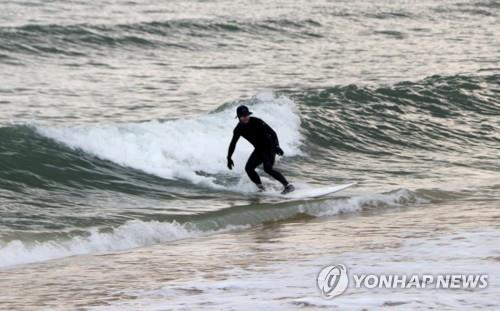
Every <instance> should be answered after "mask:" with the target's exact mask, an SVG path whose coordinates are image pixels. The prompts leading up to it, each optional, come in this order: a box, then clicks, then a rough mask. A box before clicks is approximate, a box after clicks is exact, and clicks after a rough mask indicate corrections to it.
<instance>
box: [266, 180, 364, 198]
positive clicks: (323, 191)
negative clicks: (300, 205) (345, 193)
mask: <svg viewBox="0 0 500 311" xmlns="http://www.w3.org/2000/svg"><path fill="white" fill-rule="evenodd" d="M354 185H356V183H350V184H343V185H332V186H326V187H317V188H306V189H295V191H293V192H290V193H287V194H281V193H268V192H264V194H267V195H270V196H277V197H280V198H285V199H291V200H300V199H311V198H319V197H323V196H327V195H330V194H332V193H335V192H339V191H342V190H344V189H347V188H349V187H352V186H354Z"/></svg>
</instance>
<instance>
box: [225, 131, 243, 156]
mask: <svg viewBox="0 0 500 311" xmlns="http://www.w3.org/2000/svg"><path fill="white" fill-rule="evenodd" d="M240 136H241V135H240V131H238V128H235V129H234V131H233V138H232V139H231V143H230V144H229V150H228V151H227V158H228V159H230V158H231V156H232V155H233V152H234V149H235V148H236V143H237V142H238V139H239V138H240Z"/></svg>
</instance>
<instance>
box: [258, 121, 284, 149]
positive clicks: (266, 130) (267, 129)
mask: <svg viewBox="0 0 500 311" xmlns="http://www.w3.org/2000/svg"><path fill="white" fill-rule="evenodd" d="M260 122H262V127H263V128H264V133H266V134H268V135H270V136H271V138H272V139H273V142H274V146H279V145H280V142H279V140H278V135H276V132H275V131H274V130H273V129H272V128H271V127H270V126H269V125H267V123H266V122H264V121H262V120H260Z"/></svg>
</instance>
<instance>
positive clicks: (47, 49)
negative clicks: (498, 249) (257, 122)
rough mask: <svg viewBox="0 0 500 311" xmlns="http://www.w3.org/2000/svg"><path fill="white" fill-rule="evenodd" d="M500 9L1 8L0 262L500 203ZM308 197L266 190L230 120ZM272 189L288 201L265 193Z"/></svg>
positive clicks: (350, 4)
mask: <svg viewBox="0 0 500 311" xmlns="http://www.w3.org/2000/svg"><path fill="white" fill-rule="evenodd" d="M499 9H500V5H499V4H498V2H497V1H472V2H460V1H440V2H435V1H419V2H406V1H401V2H392V1H382V2H369V3H366V2H363V1H339V2H328V1H312V2H311V1H308V2H303V1H298V2H297V1H279V2H269V3H268V2H257V3H253V2H252V3H251V4H250V3H247V2H245V1H235V2H225V1H210V2H209V1H180V2H176V3H169V2H165V1H145V2H134V1H83V2H82V1H50V2H45V1H5V2H4V3H3V4H2V10H1V12H0V81H1V83H0V107H1V108H2V110H1V113H0V266H10V265H14V264H19V263H28V262H34V261H43V260H46V259H51V258H56V257H65V256H69V255H79V254H86V253H94V252H102V251H113V250H124V249H130V248H135V247H143V246H148V245H151V244H155V243H161V242H166V241H170V240H177V239H180V238H186V237H191V236H198V235H204V234H207V233H214V232H216V233H217V232H219V231H221V230H223V231H225V230H231V229H232V228H246V227H252V226H256V225H259V224H262V223H266V222H270V221H285V222H286V221H288V220H291V219H297V217H298V218H301V219H302V218H305V219H308V218H311V217H312V218H321V217H329V216H332V215H337V214H338V213H343V212H359V211H365V210H370V211H372V210H374V209H375V210H376V209H382V210H384V209H387V208H391V207H394V206H398V207H401V206H403V207H412V206H415V205H419V204H424V205H425V204H428V205H429V204H431V205H432V204H438V205H439V204H440V203H442V202H445V203H446V202H452V201H454V200H472V201H479V202H483V203H484V202H490V203H488V204H490V205H491V204H492V205H496V206H498V204H499V202H500V194H499V192H500V190H499V189H500V183H499V180H500V179H499V178H498V177H499V172H500V162H499V156H500V134H499V133H500V72H499V69H500V67H499V61H500V32H499V27H498V21H499ZM242 103H244V104H247V105H249V106H250V108H251V109H253V110H254V111H255V114H256V115H257V116H259V117H261V118H263V119H264V120H266V121H267V122H268V123H269V124H270V125H272V126H273V127H274V128H275V129H276V130H277V132H278V135H279V137H280V140H281V142H282V145H283V149H284V150H285V157H284V158H283V159H281V161H280V162H279V163H278V164H277V166H278V167H279V168H280V169H281V170H282V171H283V172H284V173H285V175H287V176H289V178H290V179H291V180H292V181H293V182H294V183H295V184H296V185H297V186H298V187H303V188H307V187H313V186H318V185H328V184H331V183H347V182H351V181H357V182H359V187H358V188H356V189H352V190H351V191H350V192H346V195H345V196H344V197H339V198H331V199H322V200H313V201H308V202H292V203H290V202H289V203H277V202H276V199H273V198H265V197H259V196H256V195H255V194H253V190H254V189H253V185H251V184H250V182H249V181H248V179H247V177H246V176H245V175H244V171H243V167H244V161H245V160H246V157H247V156H248V152H249V151H250V148H249V146H248V145H246V144H245V143H243V142H240V144H239V146H238V151H237V153H236V155H235V161H236V171H233V172H229V171H228V170H227V169H226V168H225V156H226V150H227V145H228V142H229V140H230V137H231V133H232V128H233V127H234V125H235V120H234V116H233V115H234V108H235V107H236V106H237V105H239V104H242ZM265 182H266V183H267V184H268V185H269V187H270V188H273V187H275V188H277V187H278V186H277V185H276V184H275V183H274V182H273V181H271V180H269V179H265Z"/></svg>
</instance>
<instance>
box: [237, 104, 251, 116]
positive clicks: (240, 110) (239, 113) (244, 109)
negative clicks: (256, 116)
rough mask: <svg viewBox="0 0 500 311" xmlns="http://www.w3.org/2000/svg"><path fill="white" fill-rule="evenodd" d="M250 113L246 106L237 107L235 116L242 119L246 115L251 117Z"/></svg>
mask: <svg viewBox="0 0 500 311" xmlns="http://www.w3.org/2000/svg"><path fill="white" fill-rule="evenodd" d="M251 114H252V113H251V112H250V110H248V107H247V106H239V107H238V108H236V116H237V117H238V118H239V117H243V116H248V115H251Z"/></svg>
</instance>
